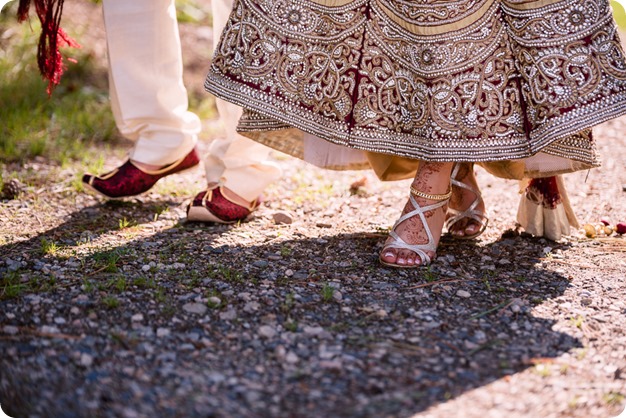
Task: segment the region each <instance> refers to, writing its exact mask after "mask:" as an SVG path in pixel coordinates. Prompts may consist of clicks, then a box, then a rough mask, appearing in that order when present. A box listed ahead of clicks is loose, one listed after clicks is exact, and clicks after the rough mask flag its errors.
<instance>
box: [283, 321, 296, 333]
mask: <svg viewBox="0 0 626 418" xmlns="http://www.w3.org/2000/svg"><path fill="white" fill-rule="evenodd" d="M283 326H284V327H285V329H286V330H287V331H289V332H296V331H298V323H297V322H296V321H293V320H290V321H287V322H285V323H284V324H283Z"/></svg>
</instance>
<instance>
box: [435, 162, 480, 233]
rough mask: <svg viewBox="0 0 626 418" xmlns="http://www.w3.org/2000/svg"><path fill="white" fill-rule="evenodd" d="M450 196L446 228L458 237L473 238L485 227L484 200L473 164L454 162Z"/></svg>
mask: <svg viewBox="0 0 626 418" xmlns="http://www.w3.org/2000/svg"><path fill="white" fill-rule="evenodd" d="M451 177H452V180H451V181H452V197H451V198H450V204H449V209H448V214H447V216H446V229H447V230H448V232H449V233H450V234H451V235H452V236H453V237H454V238H459V239H470V238H475V237H477V236H478V235H480V234H482V233H483V232H484V230H485V228H486V227H487V222H488V220H489V219H488V218H487V216H486V215H485V202H484V200H483V198H482V196H481V194H480V189H479V187H478V183H477V182H476V176H475V175H474V165H473V164H472V163H456V164H455V166H454V168H453V170H452V176H451Z"/></svg>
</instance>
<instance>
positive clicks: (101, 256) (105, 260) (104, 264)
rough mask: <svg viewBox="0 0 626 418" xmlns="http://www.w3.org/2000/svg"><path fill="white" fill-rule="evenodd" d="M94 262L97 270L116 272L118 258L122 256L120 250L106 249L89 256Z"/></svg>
mask: <svg viewBox="0 0 626 418" xmlns="http://www.w3.org/2000/svg"><path fill="white" fill-rule="evenodd" d="M91 257H92V258H93V260H94V262H95V268H96V269H97V270H99V271H104V272H107V273H115V272H117V269H118V266H117V264H118V263H119V261H120V259H121V258H122V255H121V252H120V250H117V249H116V250H106V251H99V252H96V253H94V254H93V255H92V256H91Z"/></svg>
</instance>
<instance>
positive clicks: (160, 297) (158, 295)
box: [154, 287, 167, 303]
mask: <svg viewBox="0 0 626 418" xmlns="http://www.w3.org/2000/svg"><path fill="white" fill-rule="evenodd" d="M154 300H155V301H156V302H157V303H165V302H167V294H166V293H165V289H164V288H162V287H159V288H157V290H156V292H154Z"/></svg>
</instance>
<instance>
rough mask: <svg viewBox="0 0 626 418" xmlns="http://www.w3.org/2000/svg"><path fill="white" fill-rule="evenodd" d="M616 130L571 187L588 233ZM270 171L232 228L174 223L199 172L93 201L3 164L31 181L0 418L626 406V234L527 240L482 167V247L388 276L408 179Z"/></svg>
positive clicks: (451, 248)
mask: <svg viewBox="0 0 626 418" xmlns="http://www.w3.org/2000/svg"><path fill="white" fill-rule="evenodd" d="M625 125H626V120H618V121H615V122H612V123H610V124H606V125H604V126H602V127H601V128H600V129H599V130H598V138H600V139H599V142H600V143H601V148H602V152H603V155H604V156H605V165H604V167H603V168H601V169H598V170H594V171H591V172H590V173H578V174H574V175H570V176H568V177H567V181H568V184H569V190H570V191H571V197H572V200H573V204H574V207H575V208H576V212H577V214H578V215H579V217H580V220H581V221H582V222H592V223H597V222H598V221H599V219H600V218H601V217H605V218H608V219H612V220H613V221H617V220H618V218H619V217H620V216H622V217H623V216H624V214H625V213H626V210H625V206H626V199H624V196H625V195H626V193H625V192H624V191H623V189H622V183H626V178H625V177H624V176H625V172H624V163H623V162H622V161H621V160H620V159H619V156H620V155H624V152H625V151H626V141H625V140H624V137H623V136H621V135H620V133H621V132H624V130H625V129H624V128H625ZM277 161H278V163H279V164H281V166H282V167H283V169H284V171H285V175H284V178H283V180H282V181H280V182H278V183H277V184H275V185H273V186H272V187H271V188H270V189H269V190H268V193H267V195H266V200H265V203H264V204H263V205H262V207H261V208H260V210H258V211H257V212H256V214H255V216H254V218H253V219H251V220H250V221H249V222H247V223H243V224H240V225H235V226H216V225H206V224H199V223H188V222H186V221H185V213H184V208H185V206H186V204H187V202H188V199H186V198H185V197H176V195H175V194H172V191H173V190H178V191H184V192H186V193H187V194H188V195H189V196H191V195H192V194H193V191H196V190H199V189H201V187H202V171H201V170H200V169H198V170H196V171H193V172H190V173H187V174H185V175H179V176H174V177H172V178H167V179H164V180H162V182H161V183H160V184H159V185H158V186H157V188H156V190H155V191H154V192H152V193H149V194H148V195H146V196H144V197H141V198H137V199H132V200H129V201H127V202H115V203H113V202H109V203H107V202H104V201H102V200H100V199H99V198H96V197H92V196H90V195H87V194H82V193H78V192H76V191H75V190H74V189H73V187H72V186H71V182H72V180H73V178H74V177H75V175H76V173H74V172H73V171H72V169H71V168H70V169H60V168H58V167H55V166H49V165H46V163H45V162H44V161H34V162H31V163H29V164H26V165H24V166H22V167H6V171H7V172H11V171H12V170H17V171H18V172H19V173H20V174H21V176H22V177H26V178H28V179H29V181H28V182H29V186H28V187H26V188H25V190H24V192H23V193H22V194H21V195H20V197H19V198H18V199H14V200H4V201H2V203H1V205H0V222H1V225H2V226H1V227H0V228H1V229H0V237H2V245H1V246H0V253H1V254H2V256H1V257H0V274H2V276H3V279H2V280H3V287H4V288H3V289H0V294H1V297H0V299H1V300H0V307H1V309H0V312H1V314H0V403H1V404H2V405H3V408H4V409H5V411H7V412H8V413H9V415H14V416H30V417H48V416H60V417H70V416H102V417H117V416H121V417H144V416H145V417H152V416H163V417H175V416H216V417H231V416H238V417H239V416H240V417H246V416H272V417H277V416H303V417H304V416H307V417H315V416H323V415H327V416H370V417H383V416H393V417H408V416H411V415H414V414H417V416H423V417H449V416H468V417H474V416H476V417H479V416H480V417H485V416H489V417H492V416H493V417H501V416H503V415H504V414H507V415H508V416H524V417H537V416H541V417H611V416H616V415H618V413H619V412H620V410H621V409H623V408H624V397H625V396H626V384H625V382H626V380H625V378H626V335H625V333H624V323H625V321H624V320H625V315H626V302H625V301H626V297H625V294H626V286H625V285H624V277H625V276H626V274H625V273H626V263H625V262H624V252H625V249H626V246H625V245H624V239H623V238H621V237H617V236H616V235H613V236H611V237H600V238H595V239H588V238H585V237H584V234H582V232H579V231H576V233H575V234H574V235H573V236H571V237H568V238H567V239H566V240H563V242H559V243H556V242H551V241H546V240H544V239H537V238H533V237H529V236H525V234H523V233H522V234H520V232H519V231H518V230H517V229H516V226H515V222H514V217H515V211H516V204H517V200H518V199H517V184H516V182H511V181H502V180H498V179H494V178H492V177H491V176H490V175H488V174H487V173H486V172H484V171H482V170H480V169H479V172H478V175H479V182H480V184H481V186H482V188H483V190H484V194H485V199H486V202H487V204H488V206H489V209H490V212H491V222H490V226H489V229H488V230H487V232H486V233H485V234H484V235H483V236H482V237H481V239H480V240H477V241H475V242H460V243H457V242H453V241H452V240H451V239H449V238H446V237H444V239H443V241H442V244H441V246H440V257H439V258H438V260H437V261H436V262H435V263H434V264H433V265H432V266H431V267H430V268H428V269H421V270H413V271H403V270H399V271H395V270H391V269H386V268H383V267H381V266H380V265H379V264H378V263H377V253H378V251H379V250H380V248H381V245H382V242H383V241H384V234H385V231H386V230H387V228H389V227H390V226H391V224H392V223H393V221H394V220H395V218H396V217H397V216H398V211H399V209H400V208H401V205H402V204H403V203H404V199H405V198H406V189H407V188H408V183H407V182H396V183H380V182H378V181H377V180H376V179H375V178H373V177H372V176H371V175H370V174H369V173H366V174H363V173H359V172H344V173H337V172H326V171H321V170H319V169H316V168H313V167H311V166H308V165H306V164H304V163H302V162H299V161H296V160H293V159H290V158H287V157H282V156H277ZM116 163H117V162H116V161H111V162H110V164H111V165H115V164H116ZM7 175H8V174H6V173H5V178H6V176H7ZM587 176H588V178H587V180H586V182H585V178H586V177H587ZM52 178H54V179H57V181H56V182H55V183H50V179H52ZM351 186H353V187H352V191H351ZM354 186H360V187H358V188H356V187H354ZM355 189H356V193H355ZM620 220H623V219H620Z"/></svg>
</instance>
